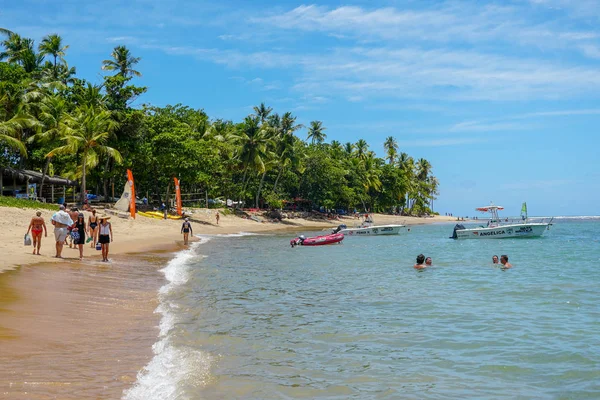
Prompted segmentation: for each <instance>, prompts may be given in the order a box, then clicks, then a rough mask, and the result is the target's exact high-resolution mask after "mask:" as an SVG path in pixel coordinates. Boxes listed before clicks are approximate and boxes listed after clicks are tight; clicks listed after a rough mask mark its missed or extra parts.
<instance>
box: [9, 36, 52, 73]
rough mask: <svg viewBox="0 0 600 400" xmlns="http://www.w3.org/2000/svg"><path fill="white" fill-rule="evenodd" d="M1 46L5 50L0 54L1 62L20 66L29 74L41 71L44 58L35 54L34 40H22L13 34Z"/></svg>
mask: <svg viewBox="0 0 600 400" xmlns="http://www.w3.org/2000/svg"><path fill="white" fill-rule="evenodd" d="M1 44H2V46H4V48H5V50H4V51H3V52H1V53H0V61H2V60H7V61H8V62H9V63H17V64H20V65H21V66H22V67H23V69H24V70H25V72H28V73H30V72H33V71H35V70H37V69H39V68H40V66H41V65H42V61H43V60H44V57H43V56H42V55H40V54H36V53H35V50H34V49H33V45H34V41H33V39H29V38H22V37H21V36H19V35H18V34H16V33H13V34H11V35H9V36H8V38H7V39H6V40H3V41H2V43H1Z"/></svg>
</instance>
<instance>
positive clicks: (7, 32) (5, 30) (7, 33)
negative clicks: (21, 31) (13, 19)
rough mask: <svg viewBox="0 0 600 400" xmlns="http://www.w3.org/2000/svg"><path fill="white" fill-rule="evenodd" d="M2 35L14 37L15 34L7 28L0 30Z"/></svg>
mask: <svg viewBox="0 0 600 400" xmlns="http://www.w3.org/2000/svg"><path fill="white" fill-rule="evenodd" d="M0 35H5V36H10V35H14V33H12V32H11V31H9V30H8V29H6V28H0Z"/></svg>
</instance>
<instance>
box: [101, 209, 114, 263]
mask: <svg viewBox="0 0 600 400" xmlns="http://www.w3.org/2000/svg"><path fill="white" fill-rule="evenodd" d="M109 218H110V217H106V216H102V217H100V226H99V232H98V233H99V236H98V241H99V242H100V245H101V246H102V261H105V262H106V261H108V245H109V243H110V242H112V241H113V233H112V225H111V224H110V222H108V220H109Z"/></svg>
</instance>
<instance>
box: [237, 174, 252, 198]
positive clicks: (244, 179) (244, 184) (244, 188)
mask: <svg viewBox="0 0 600 400" xmlns="http://www.w3.org/2000/svg"><path fill="white" fill-rule="evenodd" d="M247 174H248V166H246V167H245V168H244V176H243V177H242V192H241V193H240V198H239V199H238V206H240V205H241V204H242V196H243V195H244V192H245V191H246V184H247V182H246V175H247ZM248 180H250V179H248Z"/></svg>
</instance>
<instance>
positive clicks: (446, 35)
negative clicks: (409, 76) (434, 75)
mask: <svg viewBox="0 0 600 400" xmlns="http://www.w3.org/2000/svg"><path fill="white" fill-rule="evenodd" d="M527 11H528V10H526V9H525V8H524V7H517V6H499V5H493V4H488V5H481V4H479V3H474V2H473V3H467V2H454V1H448V2H444V3H438V4H437V5H436V7H434V8H431V9H423V8H419V9H416V8H415V9H411V8H403V9H398V8H391V7H388V8H371V9H367V8H362V7H357V6H341V7H338V8H328V7H325V6H316V5H302V6H299V7H296V8H294V9H293V10H290V11H287V12H283V13H279V14H271V15H267V16H264V17H263V16H261V17H255V18H251V19H250V21H252V22H255V23H257V24H269V25H271V26H273V27H275V28H278V29H281V30H298V31H303V32H315V31H317V32H325V33H327V34H328V35H329V36H334V37H343V38H348V37H354V38H360V39H363V40H364V39H385V40H386V41H392V42H398V41H412V42H418V43H432V42H433V43H460V42H465V43H484V42H493V43H498V42H500V43H507V42H508V43H512V44H513V45H515V44H516V45H523V46H527V45H535V46H538V47H541V48H557V47H570V46H571V45H572V44H573V43H578V42H581V41H589V40H593V39H597V38H598V37H599V35H598V32H595V31H590V30H585V29H571V30H567V29H565V28H564V27H563V26H564V25H563V24H562V23H560V22H556V23H555V22H547V21H544V22H536V18H531V17H530V18H528V17H527Z"/></svg>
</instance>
